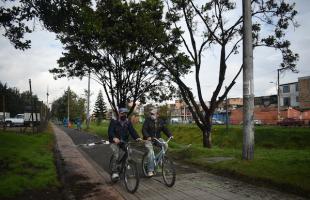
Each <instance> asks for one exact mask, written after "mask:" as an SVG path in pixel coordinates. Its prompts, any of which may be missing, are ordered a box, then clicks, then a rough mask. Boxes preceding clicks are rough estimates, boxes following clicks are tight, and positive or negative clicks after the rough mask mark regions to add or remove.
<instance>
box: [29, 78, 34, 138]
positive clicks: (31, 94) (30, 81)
mask: <svg viewBox="0 0 310 200" xmlns="http://www.w3.org/2000/svg"><path fill="white" fill-rule="evenodd" d="M29 88H30V103H31V124H32V133H34V125H33V101H32V90H31V79H29Z"/></svg>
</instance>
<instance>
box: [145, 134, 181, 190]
mask: <svg viewBox="0 0 310 200" xmlns="http://www.w3.org/2000/svg"><path fill="white" fill-rule="evenodd" d="M154 140H155V143H157V144H159V146H160V151H159V152H158V153H157V154H156V155H155V154H153V156H154V166H155V174H158V173H160V172H161V173H162V176H163V179H164V182H165V184H166V185H167V186H168V187H172V186H173V185H174V183H175V178H176V172H175V166H174V164H173V162H172V161H171V160H170V159H169V158H168V157H167V156H166V152H167V150H168V143H169V141H170V140H171V138H169V139H168V140H167V141H164V140H158V139H157V138H154ZM157 144H155V145H157ZM147 154H148V153H147V152H146V153H145V154H144V155H143V158H142V171H143V175H144V176H145V177H149V176H148V175H147V169H148V159H147Z"/></svg>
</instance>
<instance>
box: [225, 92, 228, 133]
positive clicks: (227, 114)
mask: <svg viewBox="0 0 310 200" xmlns="http://www.w3.org/2000/svg"><path fill="white" fill-rule="evenodd" d="M225 90H227V86H225ZM225 104H226V105H225V106H226V133H228V99H227V95H226V103H225Z"/></svg>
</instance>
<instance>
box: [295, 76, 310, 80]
mask: <svg viewBox="0 0 310 200" xmlns="http://www.w3.org/2000/svg"><path fill="white" fill-rule="evenodd" d="M305 79H310V76H303V77H299V78H298V80H305Z"/></svg>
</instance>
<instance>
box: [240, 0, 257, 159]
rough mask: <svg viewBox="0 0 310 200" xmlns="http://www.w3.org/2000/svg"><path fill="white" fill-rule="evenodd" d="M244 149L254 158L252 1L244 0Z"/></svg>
mask: <svg viewBox="0 0 310 200" xmlns="http://www.w3.org/2000/svg"><path fill="white" fill-rule="evenodd" d="M242 8H243V19H244V21H243V33H244V35H243V102H244V103H243V149H242V159H244V160H253V158H254V124H253V116H254V83H253V46H252V45H253V43H252V15H251V1H250V0H243V1H242Z"/></svg>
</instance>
